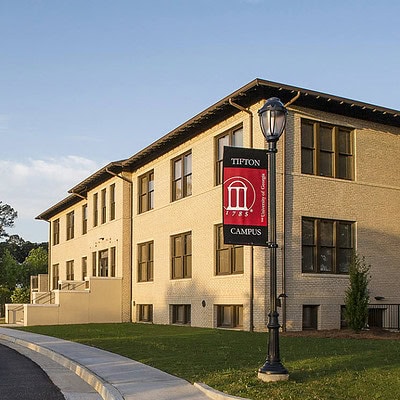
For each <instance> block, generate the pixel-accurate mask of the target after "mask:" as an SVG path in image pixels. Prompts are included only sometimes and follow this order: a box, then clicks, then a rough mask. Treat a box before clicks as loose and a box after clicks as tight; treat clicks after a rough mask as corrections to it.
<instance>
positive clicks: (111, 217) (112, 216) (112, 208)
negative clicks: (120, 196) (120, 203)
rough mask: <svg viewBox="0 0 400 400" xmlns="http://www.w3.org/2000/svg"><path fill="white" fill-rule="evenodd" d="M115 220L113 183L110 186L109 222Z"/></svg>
mask: <svg viewBox="0 0 400 400" xmlns="http://www.w3.org/2000/svg"><path fill="white" fill-rule="evenodd" d="M114 219H115V183H113V184H112V185H111V186H110V221H113V220H114Z"/></svg>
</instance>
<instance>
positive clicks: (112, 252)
mask: <svg viewBox="0 0 400 400" xmlns="http://www.w3.org/2000/svg"><path fill="white" fill-rule="evenodd" d="M115 250H116V249H115V247H111V249H110V266H111V276H112V277H115V267H116V255H115Z"/></svg>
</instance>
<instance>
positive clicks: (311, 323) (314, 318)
mask: <svg viewBox="0 0 400 400" xmlns="http://www.w3.org/2000/svg"><path fill="white" fill-rule="evenodd" d="M318 308H319V306H316V305H304V306H303V330H305V331H306V330H307V331H312V330H317V329H318Z"/></svg>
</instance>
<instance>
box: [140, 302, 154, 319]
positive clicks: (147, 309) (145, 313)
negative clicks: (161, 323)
mask: <svg viewBox="0 0 400 400" xmlns="http://www.w3.org/2000/svg"><path fill="white" fill-rule="evenodd" d="M138 320H139V321H140V322H153V304H138Z"/></svg>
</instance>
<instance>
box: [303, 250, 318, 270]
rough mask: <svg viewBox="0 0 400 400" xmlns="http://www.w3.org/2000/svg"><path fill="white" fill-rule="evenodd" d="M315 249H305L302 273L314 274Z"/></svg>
mask: <svg viewBox="0 0 400 400" xmlns="http://www.w3.org/2000/svg"><path fill="white" fill-rule="evenodd" d="M314 252H315V248H314V247H307V246H306V247H303V249H302V271H303V272H314V271H315V267H314Z"/></svg>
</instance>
